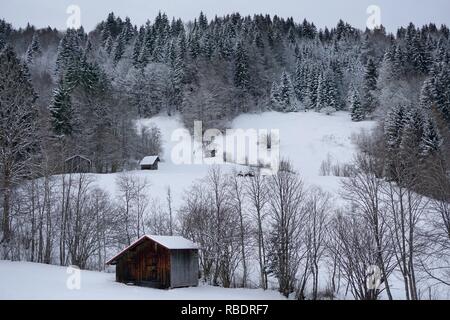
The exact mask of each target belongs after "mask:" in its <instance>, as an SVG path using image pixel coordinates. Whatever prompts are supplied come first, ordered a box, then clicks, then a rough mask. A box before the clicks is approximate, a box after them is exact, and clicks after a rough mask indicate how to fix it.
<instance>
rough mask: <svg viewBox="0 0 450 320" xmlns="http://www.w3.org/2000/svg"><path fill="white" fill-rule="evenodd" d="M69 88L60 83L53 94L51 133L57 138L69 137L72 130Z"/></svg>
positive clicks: (65, 84) (72, 120)
mask: <svg viewBox="0 0 450 320" xmlns="http://www.w3.org/2000/svg"><path fill="white" fill-rule="evenodd" d="M70 91H71V90H70V88H69V87H68V85H67V83H65V82H64V81H61V83H60V84H59V85H58V88H57V89H56V90H55V91H54V93H53V99H52V104H51V106H50V114H51V123H52V127H53V132H54V133H55V134H56V135H58V136H71V135H72V133H73V130H74V127H73V124H74V112H73V107H72V101H71V97H70Z"/></svg>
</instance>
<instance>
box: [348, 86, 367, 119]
mask: <svg viewBox="0 0 450 320" xmlns="http://www.w3.org/2000/svg"><path fill="white" fill-rule="evenodd" d="M349 101H350V112H351V117H352V121H356V122H358V121H363V120H364V112H363V109H362V105H361V98H360V95H359V92H358V90H356V89H352V90H351V91H350V98H349Z"/></svg>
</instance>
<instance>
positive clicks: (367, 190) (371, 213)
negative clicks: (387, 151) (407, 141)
mask: <svg viewBox="0 0 450 320" xmlns="http://www.w3.org/2000/svg"><path fill="white" fill-rule="evenodd" d="M383 183H384V182H383V181H382V180H381V179H379V178H378V177H377V175H376V163H375V162H374V160H373V158H372V157H370V156H368V155H367V154H363V153H360V154H359V155H358V156H357V158H356V161H355V168H354V171H353V175H352V177H350V178H348V179H346V180H344V181H343V183H342V186H343V192H342V196H343V198H344V199H346V200H348V201H349V203H350V204H351V206H352V207H353V210H354V211H356V212H357V213H358V214H360V215H361V217H363V218H364V219H366V222H367V226H368V227H369V232H370V234H371V235H372V237H373V241H374V243H375V245H376V248H377V266H378V267H379V268H380V270H381V273H382V277H383V278H382V282H383V284H384V287H385V289H386V294H387V296H388V298H389V300H392V293H391V289H390V286H389V275H390V274H391V273H392V271H393V270H394V268H395V264H394V263H393V252H394V251H393V242H392V237H391V232H390V231H391V230H390V229H389V228H388V224H389V221H388V218H387V212H386V211H387V208H386V207H385V205H384V203H383V193H382V187H383Z"/></svg>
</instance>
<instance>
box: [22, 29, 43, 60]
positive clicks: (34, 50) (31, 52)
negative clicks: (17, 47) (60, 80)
mask: <svg viewBox="0 0 450 320" xmlns="http://www.w3.org/2000/svg"><path fill="white" fill-rule="evenodd" d="M41 54H42V49H41V44H40V42H39V35H38V34H37V32H35V33H34V34H33V39H32V40H31V44H30V46H29V47H28V49H27V52H26V59H27V63H32V62H33V60H34V58H35V57H37V56H39V55H41Z"/></svg>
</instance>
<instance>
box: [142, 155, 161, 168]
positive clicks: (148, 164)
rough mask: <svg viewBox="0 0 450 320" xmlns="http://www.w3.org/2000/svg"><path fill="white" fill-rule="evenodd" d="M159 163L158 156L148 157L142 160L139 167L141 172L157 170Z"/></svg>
mask: <svg viewBox="0 0 450 320" xmlns="http://www.w3.org/2000/svg"><path fill="white" fill-rule="evenodd" d="M159 161H160V160H159V157H158V156H149V157H145V158H144V159H142V161H141V162H140V163H139V165H140V166H141V170H158V163H159Z"/></svg>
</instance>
